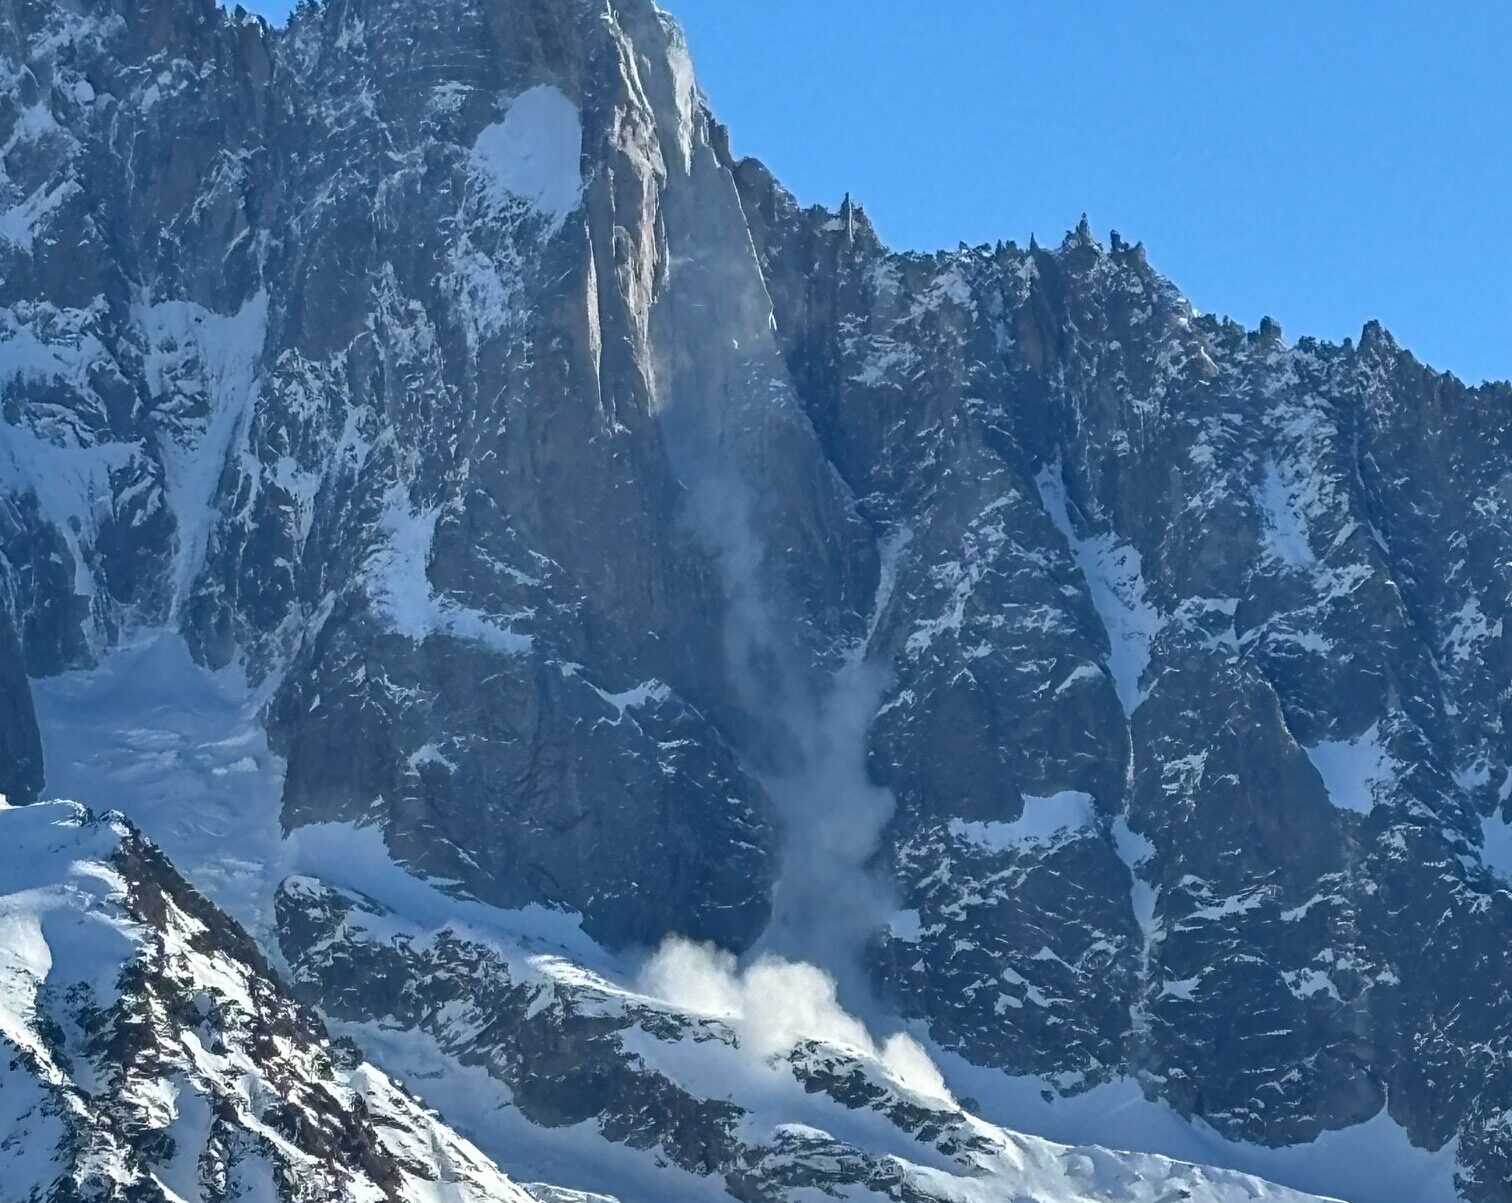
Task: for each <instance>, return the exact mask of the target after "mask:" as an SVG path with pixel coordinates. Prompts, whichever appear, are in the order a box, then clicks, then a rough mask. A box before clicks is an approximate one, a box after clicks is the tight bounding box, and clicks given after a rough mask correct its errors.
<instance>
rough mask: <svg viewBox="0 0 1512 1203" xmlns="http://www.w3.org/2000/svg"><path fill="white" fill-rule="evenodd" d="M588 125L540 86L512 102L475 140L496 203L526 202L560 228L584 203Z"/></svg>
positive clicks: (557, 94) (475, 161) (475, 159)
mask: <svg viewBox="0 0 1512 1203" xmlns="http://www.w3.org/2000/svg"><path fill="white" fill-rule="evenodd" d="M582 156H583V125H582V117H581V114H579V112H578V108H577V105H575V104H573V103H572V101H570V100H569V99H568V98H567V97H566V96H565V95H563V93H562V91H561V90H560V89H559V88H555V87H553V86H552V85H550V84H540V85H538V86H536V87H534V88H529V89H527V90H526V91H524V92H521V93H520V94H519V95H518V96H516V97H515V98H514V100H513V101H511V102H510V104H509V107H508V109H507V110H506V111H505V114H504V120H503V121H499V122H495V123H494V124H493V125H489V126H486V127H485V128H484V129H483V131H482V133H480V134H479V135H478V139H477V141H476V142H475V143H473V148H472V156H471V164H472V169H473V173H474V175H475V176H476V177H477V178H478V179H479V180H480V181H481V182H482V183H483V185H484V187H485V188H486V189H487V192H488V194H489V196H490V197H491V199H493V200H494V201H495V202H496V203H502V202H507V201H508V200H510V199H511V198H514V199H518V200H523V201H525V202H526V203H528V204H529V205H530V206H531V207H532V208H534V209H536V210H537V211H538V212H539V213H540V214H541V215H542V216H544V217H546V218H547V219H548V220H549V223H550V228H551V231H552V232H553V233H554V232H555V231H557V230H559V229H560V228H561V226H562V223H563V222H565V221H566V220H567V217H568V215H569V214H571V213H572V212H573V211H574V210H575V209H576V208H577V207H578V205H579V204H581V203H582V193H583V175H582Z"/></svg>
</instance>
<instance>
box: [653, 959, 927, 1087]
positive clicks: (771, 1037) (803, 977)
mask: <svg viewBox="0 0 1512 1203" xmlns="http://www.w3.org/2000/svg"><path fill="white" fill-rule="evenodd" d="M639 987H640V989H641V991H642V992H643V993H645V994H647V995H650V996H651V997H654V998H658V999H661V1000H663V1001H665V1002H668V1003H671V1004H672V1005H673V1006H676V1007H678V1008H680V1009H682V1010H685V1011H691V1012H695V1013H698V1014H703V1015H714V1016H718V1017H720V1018H721V1019H724V1020H725V1021H726V1022H727V1023H729V1024H730V1026H731V1027H732V1028H734V1029H735V1031H736V1033H737V1035H739V1036H740V1038H741V1042H742V1045H743V1046H744V1047H745V1048H747V1049H749V1050H750V1051H751V1052H752V1053H754V1054H755V1055H757V1056H760V1057H770V1056H773V1055H780V1054H782V1053H786V1052H788V1051H790V1050H791V1049H793V1048H794V1047H796V1046H797V1045H798V1044H799V1043H800V1042H802V1041H804V1040H816V1041H821V1042H823V1043H825V1044H832V1045H835V1046H837V1047H839V1048H843V1049H846V1050H847V1051H849V1052H852V1053H856V1054H858V1055H860V1056H862V1057H864V1058H867V1059H869V1060H871V1061H874V1062H876V1063H877V1064H878V1065H879V1066H880V1067H881V1068H882V1070H883V1071H884V1072H885V1073H886V1074H887V1076H888V1077H889V1078H891V1079H892V1080H893V1082H894V1083H895V1084H897V1085H898V1086H901V1087H903V1088H904V1089H906V1090H908V1091H910V1092H911V1093H913V1094H916V1095H919V1096H922V1097H925V1098H930V1099H934V1100H937V1101H940V1102H945V1103H954V1101H955V1100H954V1098H953V1097H952V1096H951V1093H950V1089H949V1087H947V1086H946V1085H945V1079H944V1077H942V1076H941V1074H940V1071H939V1070H938V1069H937V1068H936V1067H935V1064H934V1062H933V1061H931V1060H930V1058H929V1054H928V1053H926V1052H925V1051H924V1049H923V1048H922V1047H921V1046H920V1044H919V1043H918V1041H916V1040H914V1039H913V1038H912V1037H911V1036H909V1035H907V1034H906V1033H903V1032H895V1033H893V1034H892V1035H890V1036H888V1037H886V1038H885V1039H883V1040H882V1041H880V1042H879V1041H877V1040H876V1039H875V1038H873V1036H872V1034H871V1033H870V1032H869V1031H867V1029H866V1025H865V1024H863V1023H862V1022H861V1021H860V1020H859V1019H857V1018H856V1017H855V1016H854V1015H852V1014H850V1013H849V1012H848V1011H846V1010H845V1008H844V1007H842V1006H841V1005H840V1002H839V999H838V998H837V996H836V991H835V979H834V978H833V977H831V976H830V975H829V974H828V973H826V972H825V971H824V970H822V969H820V968H818V967H817V966H814V965H810V964H807V963H805V962H802V961H789V960H786V959H785V958H783V957H779V956H775V955H773V954H771V953H766V954H763V955H761V956H759V957H757V958H756V960H754V961H753V962H751V963H750V964H749V965H746V966H743V967H742V966H741V965H740V963H739V962H738V961H737V960H736V959H735V957H733V956H732V955H730V954H729V953H728V952H724V951H722V950H720V949H718V948H715V947H713V946H712V945H709V944H696V943H694V942H693V941H691V940H686V939H683V938H681V937H678V936H673V937H670V938H669V939H667V940H665V941H663V943H662V945H661V947H660V948H659V949H658V950H657V951H656V953H655V954H654V955H653V956H652V957H651V958H650V960H648V961H647V962H646V964H645V966H644V968H643V969H642V970H641V974H640V981H639Z"/></svg>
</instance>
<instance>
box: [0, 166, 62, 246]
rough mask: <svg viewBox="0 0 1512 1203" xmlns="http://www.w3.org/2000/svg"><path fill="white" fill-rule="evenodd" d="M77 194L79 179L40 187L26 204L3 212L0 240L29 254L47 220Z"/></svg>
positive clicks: (29, 197) (0, 219)
mask: <svg viewBox="0 0 1512 1203" xmlns="http://www.w3.org/2000/svg"><path fill="white" fill-rule="evenodd" d="M78 191H79V184H78V181H76V180H64V181H63V182H61V183H58V184H54V185H52V186H51V187H48V186H47V185H43V186H42V187H41V188H38V189H37V190H36V191H35V192H33V193H32V194H31V195H30V196H28V197H27V198H26V199H25V200H24V201H21V202H19V203H18V204H14V205H12V206H11V207H10V208H8V209H6V210H4V211H3V212H0V240H3V241H5V242H8V243H10V245H11V246H13V247H15V248H16V249H17V250H22V251H27V252H30V251H31V249H32V247H33V245H34V244H35V243H36V240H37V235H38V233H39V232H40V231H41V230H42V228H43V227H44V226H45V225H46V224H47V218H48V217H49V216H50V215H51V214H52V213H53V212H55V211H56V210H57V209H58V208H60V207H61V206H62V205H63V203H64V202H65V201H67V200H69V199H70V198H72V197H73V195H74V194H75V193H76V192H78Z"/></svg>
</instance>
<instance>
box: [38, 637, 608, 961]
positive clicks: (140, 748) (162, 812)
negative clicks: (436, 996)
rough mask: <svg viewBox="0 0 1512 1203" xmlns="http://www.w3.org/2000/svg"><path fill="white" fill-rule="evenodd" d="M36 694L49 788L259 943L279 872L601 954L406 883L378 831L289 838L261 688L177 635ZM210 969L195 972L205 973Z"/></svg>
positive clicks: (528, 912)
mask: <svg viewBox="0 0 1512 1203" xmlns="http://www.w3.org/2000/svg"><path fill="white" fill-rule="evenodd" d="M34 693H35V697H36V706H37V719H38V724H39V726H40V728H41V731H42V745H43V757H44V763H45V764H46V765H47V782H46V792H47V793H48V794H49V795H51V796H66V797H70V798H73V799H76V800H78V801H80V802H83V803H85V804H86V805H88V806H90V807H91V808H93V809H95V810H97V811H104V810H109V809H118V810H120V811H122V812H123V813H124V814H126V815H127V817H129V818H130V819H131V820H132V821H133V822H134V823H135V824H136V825H137V826H138V827H139V828H141V829H142V831H143V832H144V833H145V834H146V835H147V836H148V838H150V839H151V840H152V841H153V842H154V843H156V844H157V845H158V846H159V847H160V848H162V849H163V851H164V852H165V853H166V854H167V855H168V857H169V859H170V860H171V861H172V862H173V863H174V865H175V867H176V868H177V869H178V870H179V872H181V873H183V874H184V875H185V876H186V877H187V878H188V879H189V880H190V881H192V882H193V883H194V885H195V886H196V887H197V888H198V889H200V890H201V891H203V892H204V893H205V894H206V895H207V896H208V897H209V898H210V899H211V900H212V901H213V902H215V903H216V904H217V905H218V906H220V907H222V908H223V909H225V910H226V911H227V912H229V913H230V914H231V915H232V916H233V917H234V918H236V919H237V920H239V921H240V922H241V923H242V924H243V925H244V926H245V927H247V928H248V929H249V930H250V931H251V932H252V933H253V934H254V935H255V936H257V937H259V938H260V940H261V941H262V943H263V946H264V948H265V949H270V950H276V948H277V939H276V935H275V931H274V916H273V897H274V892H275V891H276V890H277V888H278V885H279V883H280V882H281V881H283V879H284V878H285V877H288V876H290V875H294V874H306V875H309V876H312V877H317V878H320V879H321V880H323V881H325V882H326V883H328V884H330V885H332V886H335V887H337V888H344V889H351V890H356V891H359V892H361V893H364V894H366V895H367V896H369V897H371V898H374V899H376V900H377V901H379V902H380V903H382V904H384V905H386V906H390V907H392V908H393V909H394V910H396V911H398V912H399V913H401V914H404V915H407V916H410V917H411V918H412V919H414V920H415V921H416V922H418V923H421V924H422V925H424V924H428V925H430V926H432V927H440V926H443V925H445V924H447V923H454V924H458V925H461V926H462V927H464V928H467V929H469V930H475V931H479V932H484V933H489V934H490V935H491V936H492V937H493V938H497V939H508V940H516V941H518V940H533V941H538V942H544V943H548V944H551V945H552V946H554V947H558V948H563V949H569V950H571V952H572V954H573V955H575V956H578V957H580V958H582V959H591V958H594V957H596V956H598V955H600V954H598V951H597V947H596V945H594V944H593V942H592V941H591V940H589V939H588V938H587V937H586V936H584V935H583V933H582V929H581V926H580V924H579V921H578V919H577V917H576V916H574V915H570V914H567V913H564V912H556V911H549V910H547V909H546V908H544V907H540V906H527V907H524V908H522V909H520V910H518V911H507V910H500V909H497V908H494V907H490V906H487V905H485V904H483V903H478V902H473V901H470V900H467V899H461V898H457V897H453V896H452V895H451V894H450V893H448V892H447V891H446V890H445V889H444V888H443V885H444V883H436V882H431V881H426V880H422V879H421V878H418V877H415V876H413V875H411V874H410V873H408V872H407V871H406V870H405V869H404V868H403V867H402V866H401V865H399V864H397V863H396V862H395V861H394V860H393V858H392V857H391V856H390V855H389V852H388V849H387V847H386V846H385V844H384V841H383V834H382V832H381V831H380V830H379V829H378V828H376V827H352V826H349V825H346V824H340V823H326V824H317V825H313V826H308V827H299V828H296V829H295V830H294V831H292V832H290V833H289V835H288V837H287V838H286V837H285V836H284V835H283V832H282V829H281V824H280V820H279V811H280V804H281V799H282V796H283V773H284V766H283V762H282V761H281V760H280V759H279V758H278V757H277V756H276V755H274V754H273V752H272V751H271V750H270V748H269V747H268V742H267V735H266V732H265V731H264V729H263V727H262V724H261V720H260V712H261V708H262V706H263V704H264V702H265V701H266V696H265V694H264V693H260V692H258V691H254V690H252V689H251V688H250V687H249V686H248V684H247V681H246V677H245V675H244V673H243V672H242V670H241V669H240V668H239V667H236V666H232V667H230V668H225V669H222V670H219V671H212V670H210V669H207V668H204V667H203V666H201V665H198V664H195V663H194V660H193V658H192V657H191V656H190V654H189V649H188V647H187V646H186V645H185V643H184V641H183V639H182V638H181V637H180V636H178V635H177V634H173V633H168V632H161V631H159V632H147V633H143V634H142V635H140V636H139V638H138V640H137V641H136V642H135V643H132V644H130V645H127V646H124V647H121V648H118V649H116V650H115V651H113V652H111V653H110V654H109V655H108V656H106V657H105V658H104V659H103V660H102V661H101V663H100V664H99V665H98V666H97V667H96V668H94V669H86V670H78V671H75V672H69V673H63V674H61V675H59V676H56V677H49V678H45V679H42V680H39V681H36V682H35V683H34ZM214 968H215V967H214V966H200V967H199V969H200V971H202V972H204V973H205V974H207V975H208V974H210V973H212V972H214Z"/></svg>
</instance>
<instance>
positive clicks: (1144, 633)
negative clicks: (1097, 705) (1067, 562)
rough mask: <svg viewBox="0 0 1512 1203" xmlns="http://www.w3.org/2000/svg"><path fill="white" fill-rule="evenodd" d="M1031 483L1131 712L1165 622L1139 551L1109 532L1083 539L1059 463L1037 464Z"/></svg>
mask: <svg viewBox="0 0 1512 1203" xmlns="http://www.w3.org/2000/svg"><path fill="white" fill-rule="evenodd" d="M1035 484H1036V485H1038V486H1039V493H1040V499H1041V501H1042V502H1043V504H1044V507H1045V513H1046V514H1048V515H1049V516H1050V520H1051V521H1052V522H1053V523H1055V526H1056V529H1057V530H1059V531H1060V533H1061V534H1062V535H1063V536H1065V539H1066V543H1067V545H1068V546H1069V548H1070V550H1071V556H1072V559H1074V560H1075V561H1076V566H1077V567H1078V568H1079V569H1080V570H1081V574H1082V576H1083V578H1084V579H1085V580H1086V582H1087V589H1088V592H1089V593H1090V594H1091V597H1092V605H1093V607H1094V608H1095V609H1096V611H1097V615H1098V617H1099V618H1101V619H1102V622H1103V626H1104V628H1106V630H1107V632H1108V672H1109V674H1110V675H1111V676H1112V678H1113V688H1114V690H1115V691H1116V692H1117V694H1118V700H1119V702H1120V703H1122V705H1123V708H1124V713H1125V714H1129V715H1132V714H1133V713H1134V711H1135V710H1137V709H1138V708H1139V704H1140V703H1141V702H1142V701H1144V699H1145V693H1144V691H1143V690H1142V689H1141V686H1140V682H1141V679H1142V678H1143V677H1144V672H1145V669H1146V668H1148V667H1149V665H1150V645H1151V643H1153V642H1154V639H1155V636H1156V635H1158V634H1159V633H1160V630H1161V628H1162V627H1163V626H1164V625H1165V622H1164V620H1163V619H1162V618H1161V616H1160V613H1159V611H1157V610H1156V609H1155V607H1154V605H1152V604H1151V603H1150V602H1149V601H1148V600H1146V597H1145V582H1144V575H1143V571H1142V568H1141V564H1140V558H1139V552H1138V551H1137V550H1136V549H1134V548H1133V547H1130V546H1128V545H1127V544H1121V543H1119V542H1118V541H1117V539H1116V538H1115V537H1114V536H1113V535H1111V534H1104V535H1092V536H1088V537H1085V538H1084V537H1082V536H1081V535H1078V534H1077V532H1076V527H1075V525H1074V524H1073V522H1072V519H1071V506H1070V499H1069V498H1068V497H1067V495H1066V484H1065V478H1064V477H1063V476H1062V474H1061V469H1060V465H1059V464H1056V465H1054V466H1053V467H1047V468H1042V469H1041V470H1040V472H1039V474H1038V475H1037V476H1036V477H1035Z"/></svg>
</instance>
